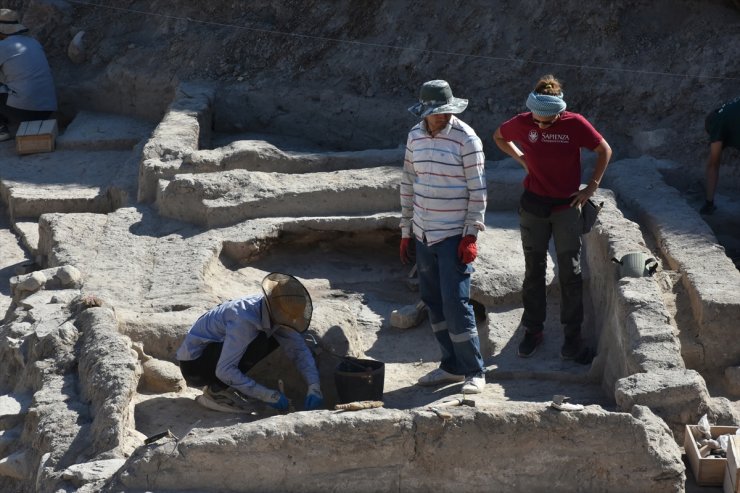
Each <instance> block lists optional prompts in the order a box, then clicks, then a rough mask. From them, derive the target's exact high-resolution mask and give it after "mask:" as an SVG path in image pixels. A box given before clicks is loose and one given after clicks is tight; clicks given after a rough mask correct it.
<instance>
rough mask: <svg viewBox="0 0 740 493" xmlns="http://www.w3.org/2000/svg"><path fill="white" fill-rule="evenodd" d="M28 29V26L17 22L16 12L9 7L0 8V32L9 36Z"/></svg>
mask: <svg viewBox="0 0 740 493" xmlns="http://www.w3.org/2000/svg"><path fill="white" fill-rule="evenodd" d="M26 31H28V28H27V27H26V26H24V25H23V24H21V23H20V22H18V12H16V11H15V10H10V9H0V34H5V35H8V36H10V35H11V34H19V33H24V32H26Z"/></svg>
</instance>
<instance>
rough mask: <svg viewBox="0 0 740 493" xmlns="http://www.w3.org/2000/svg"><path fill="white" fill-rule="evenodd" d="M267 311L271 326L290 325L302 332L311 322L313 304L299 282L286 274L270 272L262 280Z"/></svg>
mask: <svg viewBox="0 0 740 493" xmlns="http://www.w3.org/2000/svg"><path fill="white" fill-rule="evenodd" d="M262 292H263V293H264V294H265V301H266V302H267V311H268V312H269V314H270V321H271V323H272V325H273V326H276V325H282V326H285V327H290V328H291V329H293V330H295V331H297V332H304V331H305V330H306V329H308V326H309V324H310V323H311V315H312V313H313V304H312V303H311V296H310V295H309V294H308V291H306V288H305V287H304V286H303V284H301V282H300V281H299V280H298V279H296V278H295V277H293V276H290V275H288V274H281V273H280V272H271V273H269V274H267V275H266V276H265V278H264V279H263V280H262Z"/></svg>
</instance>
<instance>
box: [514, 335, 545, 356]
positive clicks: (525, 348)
mask: <svg viewBox="0 0 740 493" xmlns="http://www.w3.org/2000/svg"><path fill="white" fill-rule="evenodd" d="M540 344H542V331H541V330H540V331H539V332H530V331H529V329H526V330H525V331H524V339H522V342H520V343H519V351H517V353H516V354H517V355H518V356H520V357H522V358H529V357H530V356H532V355H533V354H534V353H535V351H537V347H538V346H539V345H540Z"/></svg>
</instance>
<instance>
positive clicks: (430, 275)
mask: <svg viewBox="0 0 740 493" xmlns="http://www.w3.org/2000/svg"><path fill="white" fill-rule="evenodd" d="M460 238H461V237H460V235H457V236H452V237H450V238H447V239H445V240H443V241H441V242H439V243H435V244H434V245H425V244H424V243H423V242H421V241H419V240H417V241H416V266H417V268H418V271H419V291H420V292H421V300H422V301H423V302H424V303H426V305H427V307H428V308H429V319H430V321H431V323H432V330H433V331H434V336H435V337H436V338H437V342H439V346H440V349H441V350H442V362H441V363H440V365H439V367H440V368H442V369H443V370H445V371H447V372H450V373H453V374H455V375H465V376H473V375H477V374H478V373H481V372H482V371H483V358H482V357H481V354H480V340H479V339H478V328H477V327H476V325H475V315H474V314H473V307H472V306H471V305H470V274H471V273H472V272H473V267H472V265H470V264H468V265H466V264H463V263H462V262H461V261H460V259H459V258H458V257H457V246H458V244H459V243H460Z"/></svg>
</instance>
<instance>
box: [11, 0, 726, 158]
mask: <svg viewBox="0 0 740 493" xmlns="http://www.w3.org/2000/svg"><path fill="white" fill-rule="evenodd" d="M8 3H10V5H9V6H11V7H15V8H19V9H20V10H21V11H23V12H24V17H23V20H24V22H25V23H27V24H28V25H29V27H31V29H32V32H33V33H34V34H35V35H37V36H38V37H39V38H40V39H41V40H42V41H43V43H44V45H45V46H46V48H47V50H48V52H49V54H50V57H51V58H52V62H53V65H54V70H55V74H56V76H57V80H58V84H59V86H60V93H61V96H62V100H63V102H64V106H63V110H64V111H65V113H66V114H67V115H69V114H70V113H74V111H76V110H78V109H80V108H81V107H91V106H92V107H93V109H106V110H114V111H118V112H122V113H129V114H137V115H139V116H147V117H151V118H152V119H156V118H157V117H159V116H160V115H161V113H162V112H163V110H164V108H163V105H164V104H165V102H166V101H169V97H165V95H168V94H169V93H170V92H171V90H172V87H173V83H174V82H175V81H178V80H194V79H198V80H208V81H212V82H213V83H214V84H216V85H217V86H218V88H219V98H220V102H219V103H218V104H217V109H216V111H217V115H216V117H217V118H216V127H217V130H219V129H220V130H224V131H252V132H268V133H282V134H291V135H296V136H298V135H300V136H302V137H305V138H308V139H310V140H312V141H314V142H315V143H318V144H324V145H327V146H329V147H333V148H340V149H342V148H346V149H361V148H368V147H395V146H397V145H400V144H402V143H403V141H404V138H405V132H406V131H407V129H408V127H409V126H410V125H411V124H413V119H412V117H411V116H410V115H409V114H408V113H407V112H406V111H405V109H406V107H408V106H409V105H411V104H412V103H413V102H414V100H415V98H416V94H417V90H418V87H419V85H420V83H421V82H423V81H425V80H429V79H432V78H445V79H448V80H449V81H450V82H451V84H452V87H453V90H454V92H455V93H456V95H457V96H459V97H465V98H469V99H470V106H469V110H468V111H467V112H466V114H465V119H466V120H467V121H468V122H469V123H471V124H472V125H473V126H474V127H475V128H476V129H477V131H478V133H479V134H480V135H481V136H482V137H483V138H484V141H485V143H486V146H487V151H488V154H489V158H490V159H499V158H501V157H502V155H501V154H500V153H499V152H498V151H497V150H495V149H494V146H493V143H492V141H491V139H490V134H491V133H492V132H493V130H495V128H496V126H497V125H498V124H499V123H501V122H502V121H504V120H505V119H507V118H508V117H510V116H512V115H513V114H515V113H516V112H519V111H522V110H523V109H524V100H525V98H526V94H527V93H528V91H529V90H530V89H531V88H532V86H533V84H534V82H535V79H536V78H537V77H538V76H540V75H542V74H544V73H550V72H551V73H554V74H555V75H556V76H558V77H560V78H561V79H562V80H563V81H564V83H565V91H566V92H565V94H566V100H567V101H568V103H569V107H570V108H571V109H573V110H574V111H578V112H581V113H583V114H585V115H586V116H587V117H589V118H590V119H592V121H593V122H594V123H595V124H596V126H597V127H598V128H599V129H600V130H601V131H602V133H603V134H604V135H605V137H606V138H607V140H608V141H610V143H612V146H613V147H614V148H615V151H616V153H617V157H626V156H636V155H642V154H645V153H648V154H652V155H654V156H656V157H666V158H671V159H674V160H677V161H679V162H681V163H682V164H686V165H689V166H693V165H696V164H697V162H696V161H697V160H700V159H702V156H703V153H704V142H705V137H704V133H703V121H704V115H705V114H706V112H707V111H709V110H711V109H712V108H714V107H716V106H717V105H718V104H719V103H721V102H722V101H723V100H725V99H727V98H729V97H731V96H736V95H737V92H738V91H737V87H738V82H740V67H738V65H737V47H738V46H740V31H738V29H737V25H738V21H740V11H739V10H738V7H737V6H736V5H735V4H734V3H733V2H731V1H729V0H704V1H695V0H657V1H647V0H621V1H616V2H591V3H589V2H581V1H574V0H565V1H562V2H559V3H557V5H556V6H555V5H554V4H550V3H544V2H538V1H534V0H523V1H519V0H518V1H513V0H501V1H498V2H484V1H481V0H467V1H454V2H424V1H420V0H406V1H401V2H397V1H391V0H385V1H384V0H367V1H363V2H353V1H349V0H342V1H332V2H327V1H321V0H305V1H300V2H299V1H295V0H279V1H274V0H255V1H250V2H242V1H219V2H195V1H185V0H167V1H164V0H158V1H140V0H116V1H113V0H97V1H94V2H87V1H74V0H26V1H11V2H8ZM80 31H84V33H85V34H84V36H82V45H83V46H84V61H82V62H80V63H77V64H75V63H73V62H72V61H71V60H70V59H69V57H68V56H67V52H68V45H69V43H70V41H71V40H72V38H73V37H74V36H75V35H76V34H77V33H79V32H80ZM78 62H79V60H78Z"/></svg>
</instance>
